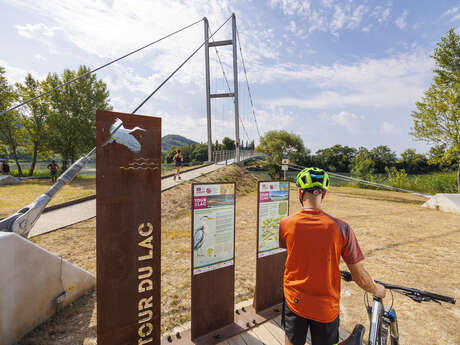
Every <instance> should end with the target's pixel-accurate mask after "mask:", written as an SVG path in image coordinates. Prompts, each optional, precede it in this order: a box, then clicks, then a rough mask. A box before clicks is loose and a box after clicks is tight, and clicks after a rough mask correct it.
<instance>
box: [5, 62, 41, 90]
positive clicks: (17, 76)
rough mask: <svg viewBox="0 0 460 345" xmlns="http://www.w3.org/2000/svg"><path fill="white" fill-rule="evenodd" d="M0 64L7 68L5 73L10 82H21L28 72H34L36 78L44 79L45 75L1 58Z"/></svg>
mask: <svg viewBox="0 0 460 345" xmlns="http://www.w3.org/2000/svg"><path fill="white" fill-rule="evenodd" d="M0 66H1V67H3V68H4V69H5V72H6V73H5V75H6V78H7V79H8V83H9V84H14V83H19V82H22V81H24V79H25V77H26V75H27V73H30V74H32V76H33V77H34V78H38V79H43V76H41V75H39V74H38V73H35V72H34V71H30V70H26V69H24V68H20V67H16V66H13V65H11V64H9V63H8V62H6V61H4V60H0Z"/></svg>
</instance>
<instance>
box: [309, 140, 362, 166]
mask: <svg viewBox="0 0 460 345" xmlns="http://www.w3.org/2000/svg"><path fill="white" fill-rule="evenodd" d="M355 154H356V149H354V148H352V147H348V146H342V145H334V146H332V147H328V148H325V149H322V150H318V151H316V155H315V156H316V157H315V158H316V163H317V165H319V166H320V167H322V168H323V169H326V170H328V171H341V172H348V171H350V165H351V161H352V159H353V157H354V156H355Z"/></svg>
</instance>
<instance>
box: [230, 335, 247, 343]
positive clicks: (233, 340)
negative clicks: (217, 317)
mask: <svg viewBox="0 0 460 345" xmlns="http://www.w3.org/2000/svg"><path fill="white" fill-rule="evenodd" d="M228 345H246V343H245V341H244V339H243V338H242V337H241V335H240V334H238V335H237V336H236V337H233V338H230V339H228Z"/></svg>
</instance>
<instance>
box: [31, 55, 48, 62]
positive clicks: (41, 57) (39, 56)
mask: <svg viewBox="0 0 460 345" xmlns="http://www.w3.org/2000/svg"><path fill="white" fill-rule="evenodd" d="M34 58H36V59H37V60H40V61H46V58H45V57H44V56H43V55H40V54H35V55H34Z"/></svg>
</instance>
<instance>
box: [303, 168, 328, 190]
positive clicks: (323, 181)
mask: <svg viewBox="0 0 460 345" xmlns="http://www.w3.org/2000/svg"><path fill="white" fill-rule="evenodd" d="M296 185H297V187H299V188H301V189H311V188H315V187H319V188H321V189H323V190H329V185H330V180H329V175H328V174H327V172H325V171H324V170H323V169H320V168H305V169H303V170H302V171H301V172H299V173H298V174H297V177H296Z"/></svg>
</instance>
